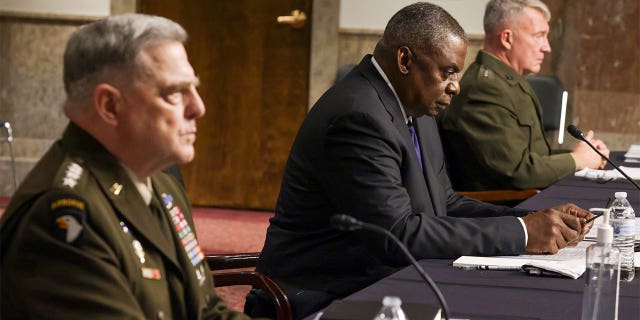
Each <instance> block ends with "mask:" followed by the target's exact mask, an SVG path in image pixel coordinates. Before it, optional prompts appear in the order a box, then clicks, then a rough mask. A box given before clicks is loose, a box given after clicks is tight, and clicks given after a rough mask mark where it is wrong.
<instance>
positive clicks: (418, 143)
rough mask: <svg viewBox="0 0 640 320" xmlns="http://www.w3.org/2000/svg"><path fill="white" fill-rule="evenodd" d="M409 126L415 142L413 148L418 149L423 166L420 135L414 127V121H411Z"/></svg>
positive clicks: (419, 159)
mask: <svg viewBox="0 0 640 320" xmlns="http://www.w3.org/2000/svg"><path fill="white" fill-rule="evenodd" d="M407 126H408V127H409V133H410V134H411V141H412V142H413V148H414V149H415V150H416V155H417V156H418V161H420V166H422V152H420V142H418V135H417V134H416V129H415V128H414V127H413V123H412V122H411V121H409V123H408V124H407Z"/></svg>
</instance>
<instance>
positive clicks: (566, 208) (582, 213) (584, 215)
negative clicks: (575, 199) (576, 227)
mask: <svg viewBox="0 0 640 320" xmlns="http://www.w3.org/2000/svg"><path fill="white" fill-rule="evenodd" d="M552 209H555V210H558V211H562V212H564V213H568V214H570V215H572V216H574V217H577V218H578V219H579V220H580V225H582V229H581V230H580V237H579V238H578V239H577V240H576V241H572V242H569V244H568V245H569V246H575V245H577V244H578V242H580V241H582V240H584V237H585V236H586V235H587V233H589V230H591V227H593V221H590V222H589V223H586V221H587V220H588V219H590V218H593V217H594V215H593V213H591V212H589V211H587V210H584V209H582V208H580V207H578V206H576V205H575V204H573V203H565V204H563V205H559V206H556V207H553V208H552Z"/></svg>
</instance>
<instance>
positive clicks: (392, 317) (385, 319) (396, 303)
mask: <svg viewBox="0 0 640 320" xmlns="http://www.w3.org/2000/svg"><path fill="white" fill-rule="evenodd" d="M401 305H402V300H400V298H399V297H389V296H387V297H384V298H383V299H382V308H380V311H378V314H376V316H375V317H374V318H373V320H406V319H407V317H406V316H405V315H404V311H402V307H401Z"/></svg>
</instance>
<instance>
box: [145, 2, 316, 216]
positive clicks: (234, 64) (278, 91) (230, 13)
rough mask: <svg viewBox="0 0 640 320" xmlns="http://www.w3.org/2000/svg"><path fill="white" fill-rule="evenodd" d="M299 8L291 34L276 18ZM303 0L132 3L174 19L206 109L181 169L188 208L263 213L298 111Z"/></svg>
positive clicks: (272, 197)
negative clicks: (193, 151) (183, 37)
mask: <svg viewBox="0 0 640 320" xmlns="http://www.w3.org/2000/svg"><path fill="white" fill-rule="evenodd" d="M294 9H299V10H302V11H304V13H305V14H306V16H307V19H308V20H307V22H306V24H305V25H304V26H303V27H302V28H299V29H295V28H292V27H291V26H289V25H284V24H278V23H277V22H276V18H277V16H283V15H289V14H290V13H291V11H292V10H294ZM310 10H311V0H278V1H257V0H200V1H180V0H160V1H158V0H142V1H141V2H140V12H143V13H149V14H155V15H161V16H164V17H167V18H170V19H172V20H174V21H176V22H178V23H180V24H181V25H182V26H183V27H184V28H185V29H186V30H187V32H188V33H189V40H188V42H187V45H186V48H187V52H188V54H189V59H190V61H191V64H192V65H193V67H194V69H195V71H196V73H197V74H198V76H199V78H200V82H201V85H200V87H199V88H198V90H199V92H200V94H201V96H202V99H203V100H204V103H205V106H206V108H207V111H206V114H205V116H204V117H203V118H202V119H200V120H199V121H198V136H197V142H196V144H195V148H196V157H195V159H194V161H193V162H191V163H190V164H187V165H183V166H181V171H182V174H183V177H184V181H185V185H186V188H187V192H188V194H189V197H190V199H191V201H192V202H193V204H194V205H201V206H216V207H231V208H243V209H265V210H273V209H274V207H275V202H276V199H277V196H278V192H279V190H280V183H281V180H282V173H283V168H284V165H285V162H286V160H287V156H288V153H289V149H290V147H291V144H292V142H293V138H294V136H295V134H296V132H297V130H298V127H299V126H300V123H301V122H302V119H303V118H304V116H305V115H306V112H307V96H308V83H309V82H308V78H309V56H310V55H309V52H310V42H311V41H310V38H311V31H310V30H311V27H310V21H309V19H310V17H311V12H310Z"/></svg>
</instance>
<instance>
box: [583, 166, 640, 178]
mask: <svg viewBox="0 0 640 320" xmlns="http://www.w3.org/2000/svg"><path fill="white" fill-rule="evenodd" d="M619 168H620V170H622V171H624V173H626V174H627V175H628V176H629V178H631V179H633V180H638V181H640V168H632V167H625V166H619ZM574 175H575V176H576V177H583V178H587V179H589V180H595V181H610V180H616V179H626V178H625V177H624V176H623V175H622V174H621V173H620V172H618V170H614V169H611V170H598V169H589V168H586V169H582V170H579V171H576V173H574Z"/></svg>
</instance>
